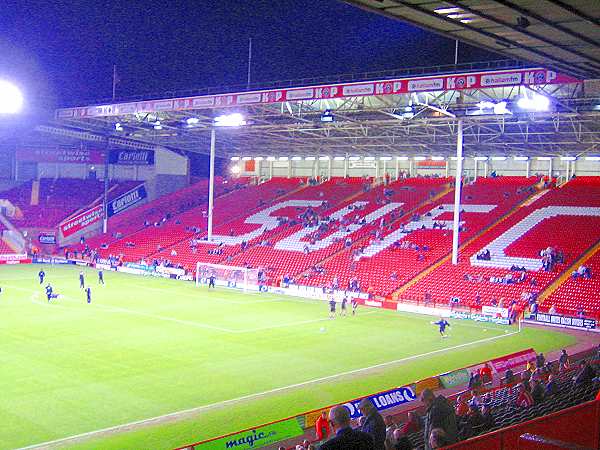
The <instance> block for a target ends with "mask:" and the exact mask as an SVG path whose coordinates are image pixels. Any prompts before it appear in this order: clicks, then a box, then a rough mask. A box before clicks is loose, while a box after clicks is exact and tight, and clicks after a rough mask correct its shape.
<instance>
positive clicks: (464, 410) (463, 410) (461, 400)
mask: <svg viewBox="0 0 600 450" xmlns="http://www.w3.org/2000/svg"><path fill="white" fill-rule="evenodd" d="M454 413H455V414H456V417H457V419H460V418H462V417H466V415H467V414H469V404H468V403H467V400H466V398H465V396H464V395H459V396H458V397H457V399H456V407H455V408H454Z"/></svg>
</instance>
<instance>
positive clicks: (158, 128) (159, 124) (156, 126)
mask: <svg viewBox="0 0 600 450" xmlns="http://www.w3.org/2000/svg"><path fill="white" fill-rule="evenodd" d="M154 129H155V130H162V129H163V127H162V125H161V123H160V120H157V121H156V122H154Z"/></svg>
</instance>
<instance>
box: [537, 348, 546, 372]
mask: <svg viewBox="0 0 600 450" xmlns="http://www.w3.org/2000/svg"><path fill="white" fill-rule="evenodd" d="M544 364H546V357H545V356H544V354H543V353H541V352H540V353H538V354H537V355H536V356H535V365H536V367H538V368H540V367H544Z"/></svg>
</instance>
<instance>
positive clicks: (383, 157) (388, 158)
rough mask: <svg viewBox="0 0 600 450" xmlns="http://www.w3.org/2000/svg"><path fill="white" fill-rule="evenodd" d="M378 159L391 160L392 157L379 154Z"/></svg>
mask: <svg viewBox="0 0 600 450" xmlns="http://www.w3.org/2000/svg"><path fill="white" fill-rule="evenodd" d="M379 160H380V161H391V160H392V157H391V156H380V157H379Z"/></svg>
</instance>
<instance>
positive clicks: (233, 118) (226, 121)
mask: <svg viewBox="0 0 600 450" xmlns="http://www.w3.org/2000/svg"><path fill="white" fill-rule="evenodd" d="M214 125H215V127H240V126H243V125H246V119H244V116H242V115H241V114H240V113H232V114H224V115H222V116H217V117H215V122H214Z"/></svg>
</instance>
